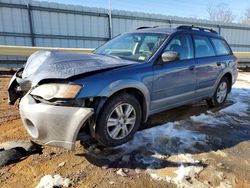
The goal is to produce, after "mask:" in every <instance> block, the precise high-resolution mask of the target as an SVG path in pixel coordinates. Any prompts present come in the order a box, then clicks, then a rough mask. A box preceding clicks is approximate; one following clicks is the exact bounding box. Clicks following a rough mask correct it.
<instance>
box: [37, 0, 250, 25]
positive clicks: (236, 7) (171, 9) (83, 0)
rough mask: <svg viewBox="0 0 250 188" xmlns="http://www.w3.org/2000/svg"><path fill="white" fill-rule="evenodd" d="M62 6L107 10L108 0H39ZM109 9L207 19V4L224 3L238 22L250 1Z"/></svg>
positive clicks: (135, 2) (129, 4) (125, 2)
mask: <svg viewBox="0 0 250 188" xmlns="http://www.w3.org/2000/svg"><path fill="white" fill-rule="evenodd" d="M40 1H49V2H57V3H63V4H74V5H82V6H90V7H101V8H108V1H109V0H40ZM110 1H111V8H112V9H118V10H129V11H139V12H146V13H155V14H164V15H170V16H180V17H194V18H200V19H207V18H208V14H207V6H208V4H209V3H211V2H214V3H215V4H219V3H225V4H228V6H229V8H230V9H231V10H232V11H233V14H234V16H235V17H236V21H240V19H242V16H243V15H244V12H245V10H246V9H247V8H250V0H122V1H121V0H110Z"/></svg>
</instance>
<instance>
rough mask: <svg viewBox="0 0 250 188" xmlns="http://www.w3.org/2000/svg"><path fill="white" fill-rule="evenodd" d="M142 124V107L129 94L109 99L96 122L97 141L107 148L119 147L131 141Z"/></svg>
mask: <svg viewBox="0 0 250 188" xmlns="http://www.w3.org/2000/svg"><path fill="white" fill-rule="evenodd" d="M140 123H141V106H140V103H139V102H138V100H137V99H136V98H135V97H134V96H133V95H129V94H127V93H122V94H120V95H116V96H114V97H112V98H111V99H109V100H108V101H107V103H106V104H105V106H104V108H103V110H102V112H101V113H100V115H99V117H98V118H97V122H96V135H95V137H96V139H97V140H98V141H99V142H100V143H101V144H103V145H105V146H117V145H121V144H123V143H125V142H127V141H128V140H130V139H131V138H132V137H133V135H134V134H135V132H136V131H137V129H138V127H139V126H140Z"/></svg>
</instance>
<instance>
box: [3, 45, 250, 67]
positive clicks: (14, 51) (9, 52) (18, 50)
mask: <svg viewBox="0 0 250 188" xmlns="http://www.w3.org/2000/svg"><path fill="white" fill-rule="evenodd" d="M38 50H50V51H51V50H59V51H64V52H77V53H91V52H93V51H94V49H91V48H53V47H30V46H7V45H0V56H16V57H29V56H30V55H31V54H32V53H34V52H36V51H38ZM234 55H235V56H236V57H237V58H238V59H239V64H240V66H246V65H248V66H250V52H234Z"/></svg>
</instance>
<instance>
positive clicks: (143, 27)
mask: <svg viewBox="0 0 250 188" xmlns="http://www.w3.org/2000/svg"><path fill="white" fill-rule="evenodd" d="M157 27H159V26H158V25H155V26H152V27H149V26H142V27H138V28H136V30H140V29H148V28H157Z"/></svg>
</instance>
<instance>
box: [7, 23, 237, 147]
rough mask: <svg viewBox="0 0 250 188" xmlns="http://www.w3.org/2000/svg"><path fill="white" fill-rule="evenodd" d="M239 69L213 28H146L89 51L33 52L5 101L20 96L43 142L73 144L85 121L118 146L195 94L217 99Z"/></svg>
mask: <svg viewBox="0 0 250 188" xmlns="http://www.w3.org/2000/svg"><path fill="white" fill-rule="evenodd" d="M237 74H238V73H237V59H236V57H235V56H234V55H233V53H232V50H231V49H230V47H229V45H228V43H227V42H226V41H225V39H224V38H222V37H221V36H220V35H219V34H218V33H217V32H216V31H214V30H212V29H207V28H201V27H195V26H179V27H177V28H175V29H173V28H172V29H170V28H164V27H153V28H146V27H143V28H138V29H137V30H136V31H134V32H129V33H124V34H121V35H119V36H117V37H115V38H113V39H112V40H110V41H108V42H107V43H105V44H104V45H102V46H101V47H99V48H98V49H96V50H95V51H94V53H90V54H80V53H65V52H60V51H37V52H35V53H34V54H32V55H31V56H30V57H29V59H28V60H27V62H26V64H25V65H24V67H23V68H21V69H20V70H18V71H17V72H16V74H15V75H14V76H13V78H12V80H11V82H10V85H9V89H8V91H9V103H10V104H14V103H15V101H16V100H17V99H18V98H21V100H20V105H19V106H20V115H21V119H22V122H23V124H24V127H25V128H26V130H27V132H28V133H29V134H30V136H31V137H32V138H33V139H34V140H35V141H38V142H40V143H43V144H49V145H54V146H61V147H64V148H67V149H73V148H74V145H75V141H76V139H77V135H78V133H79V131H80V129H81V128H83V127H84V126H85V127H86V128H87V129H88V130H89V133H90V134H91V136H92V137H93V138H95V139H96V140H97V141H98V142H99V143H100V144H102V145H105V146H117V145H121V144H123V143H125V142H127V141H128V140H130V139H131V138H132V137H133V135H134V134H135V132H136V131H137V129H138V128H139V126H140V125H141V124H142V122H145V121H147V118H148V117H149V116H150V115H152V114H155V113H158V112H161V111H165V110H168V109H171V108H175V107H177V106H181V105H184V104H187V103H193V102H197V101H200V100H206V101H207V104H208V105H209V106H210V107H214V106H220V105H222V104H223V103H224V102H225V100H226V98H227V95H228V93H229V92H230V91H231V88H232V85H233V84H234V83H235V81H236V78H237Z"/></svg>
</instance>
